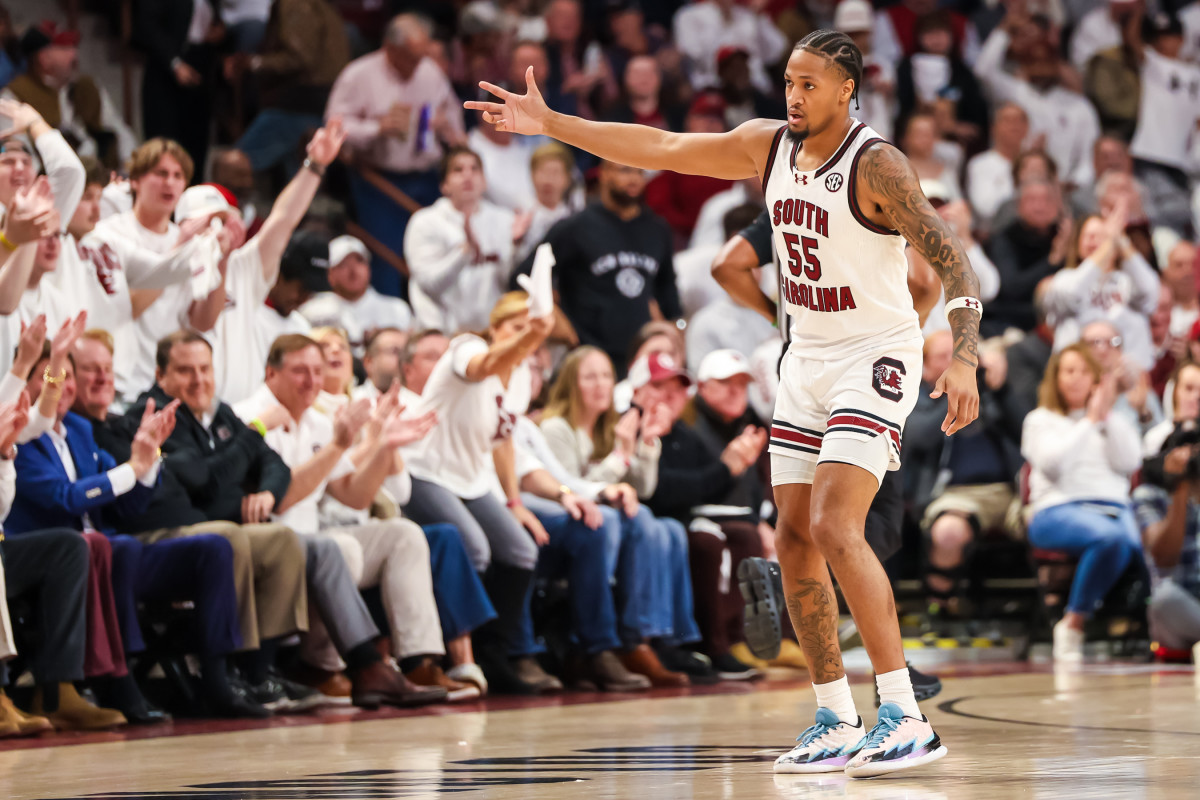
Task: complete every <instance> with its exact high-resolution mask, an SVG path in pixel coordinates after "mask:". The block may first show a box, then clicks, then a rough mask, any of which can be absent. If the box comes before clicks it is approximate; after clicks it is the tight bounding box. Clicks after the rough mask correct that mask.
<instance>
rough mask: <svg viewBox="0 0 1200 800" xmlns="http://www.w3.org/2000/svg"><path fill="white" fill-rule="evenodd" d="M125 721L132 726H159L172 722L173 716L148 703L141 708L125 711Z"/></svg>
mask: <svg viewBox="0 0 1200 800" xmlns="http://www.w3.org/2000/svg"><path fill="white" fill-rule="evenodd" d="M123 713H124V714H125V720H126V721H127V722H128V723H129V724H130V725H158V724H159V723H160V722H170V721H171V715H170V714H168V713H167V712H165V711H163V710H162V709H161V708H155V707H154V706H152V705H150V704H149V703H147V704H146V705H144V706H142V707H141V708H127V709H124V711H123Z"/></svg>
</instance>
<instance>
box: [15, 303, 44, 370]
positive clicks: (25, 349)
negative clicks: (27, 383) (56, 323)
mask: <svg viewBox="0 0 1200 800" xmlns="http://www.w3.org/2000/svg"><path fill="white" fill-rule="evenodd" d="M45 341H46V315H45V314H38V315H37V316H36V317H34V318H33V322H31V323H29V324H28V325H26V324H25V323H24V322H22V323H21V338H20V339H19V340H18V341H17V356H16V358H14V359H13V365H12V370H11V372H12V374H13V375H16V376H17V377H18V378H20V379H21V380H28V379H29V372H30V370H32V369H33V365H34V364H36V363H37V362H38V359H39V358H41V357H42V343H43V342H45Z"/></svg>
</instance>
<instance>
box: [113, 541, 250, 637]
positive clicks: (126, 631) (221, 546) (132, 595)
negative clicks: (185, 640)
mask: <svg viewBox="0 0 1200 800" xmlns="http://www.w3.org/2000/svg"><path fill="white" fill-rule="evenodd" d="M109 542H110V543H111V544H112V583H113V598H114V600H115V601H116V605H117V616H118V619H119V621H120V625H121V640H122V641H123V642H124V644H125V652H127V653H138V652H141V651H142V650H145V649H146V645H145V642H144V641H143V640H142V632H141V628H140V627H139V625H138V619H137V604H138V603H139V602H172V601H175V600H191V601H193V602H194V603H195V605H196V616H197V619H198V622H199V624H198V625H197V631H198V633H199V635H200V642H199V643H198V646H197V649H196V653H197V654H198V655H201V656H221V655H227V654H229V653H233V652H235V651H237V650H239V649H240V648H241V646H242V634H241V631H240V629H239V628H238V613H237V608H238V607H237V593H236V592H235V591H234V586H233V545H231V544H230V543H229V540H228V539H226V538H225V537H223V536H217V535H216V534H202V535H200V536H189V537H188V538H186V539H166V540H164V541H161V542H155V543H154V544H144V543H143V542H141V541H139V540H137V539H135V538H133V537H132V536H110V537H109Z"/></svg>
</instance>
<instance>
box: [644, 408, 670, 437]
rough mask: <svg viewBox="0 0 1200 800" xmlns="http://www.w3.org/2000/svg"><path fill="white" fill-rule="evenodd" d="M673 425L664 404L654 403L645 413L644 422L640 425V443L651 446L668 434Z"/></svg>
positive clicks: (668, 410) (668, 409)
mask: <svg viewBox="0 0 1200 800" xmlns="http://www.w3.org/2000/svg"><path fill="white" fill-rule="evenodd" d="M674 424H675V420H673V419H671V409H670V407H669V406H668V405H667V404H666V403H655V404H654V405H653V406H651V407H650V408H649V409H648V410H647V411H646V420H645V422H643V423H642V441H643V442H645V443H646V444H652V443H653V442H654V440H655V439H658V438H659V437H662V436H666V435H667V434H668V433H670V431H671V426H672V425H674Z"/></svg>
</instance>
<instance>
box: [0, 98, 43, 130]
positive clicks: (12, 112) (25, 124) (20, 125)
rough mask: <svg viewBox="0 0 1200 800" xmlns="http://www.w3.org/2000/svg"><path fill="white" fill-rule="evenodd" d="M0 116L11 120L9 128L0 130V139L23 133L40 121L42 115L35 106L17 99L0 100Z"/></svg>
mask: <svg viewBox="0 0 1200 800" xmlns="http://www.w3.org/2000/svg"><path fill="white" fill-rule="evenodd" d="M0 117H8V118H9V119H10V120H12V127H11V128H9V129H8V130H5V131H0V139H8V138H9V137H11V136H16V135H18V134H21V133H25V131H27V130H29V129H30V128H32V127H33V126H34V125H36V124H37V123H38V122H41V121H42V115H41V114H39V113H38V110H37V109H36V108H34V107H33V106H31V105H29V104H28V103H22V102H20V101H19V100H0Z"/></svg>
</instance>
